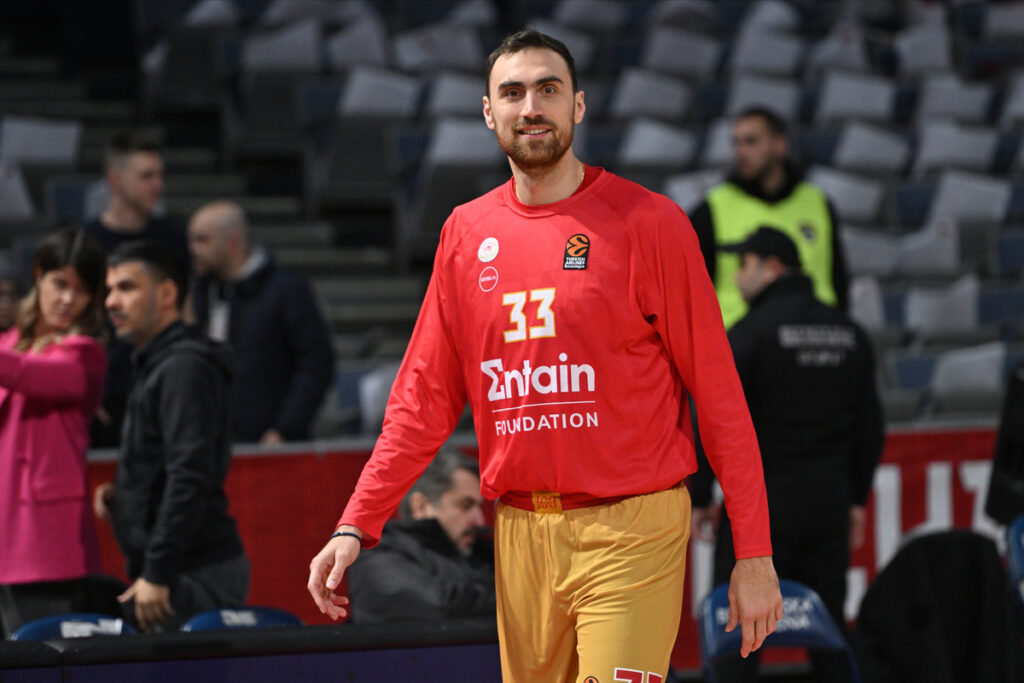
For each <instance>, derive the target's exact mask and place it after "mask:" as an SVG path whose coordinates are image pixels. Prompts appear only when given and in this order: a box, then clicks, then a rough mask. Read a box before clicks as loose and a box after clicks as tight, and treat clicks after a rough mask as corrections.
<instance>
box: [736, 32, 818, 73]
mask: <svg viewBox="0 0 1024 683" xmlns="http://www.w3.org/2000/svg"><path fill="white" fill-rule="evenodd" d="M803 53H804V44H803V41H801V40H800V39H799V38H796V37H793V36H790V35H787V34H784V33H776V32H774V31H771V30H768V31H766V30H764V28H763V27H755V26H752V27H751V28H746V29H745V30H743V31H740V32H739V34H737V36H736V37H735V39H734V41H733V47H732V51H731V53H730V57H729V64H728V66H729V68H730V69H731V70H732V71H734V72H739V73H742V72H754V73H763V74H768V75H774V76H783V77H790V76H794V75H795V74H796V72H797V69H798V68H799V67H800V59H801V57H802V56H803Z"/></svg>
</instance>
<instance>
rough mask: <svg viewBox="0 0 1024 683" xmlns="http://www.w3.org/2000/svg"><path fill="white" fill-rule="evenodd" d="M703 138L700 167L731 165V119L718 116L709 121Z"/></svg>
mask: <svg viewBox="0 0 1024 683" xmlns="http://www.w3.org/2000/svg"><path fill="white" fill-rule="evenodd" d="M703 138H704V147H703V149H702V150H701V153H700V165H701V167H704V168H708V167H710V168H725V167H727V166H730V165H732V159H733V151H732V119H728V118H720V119H716V120H715V121H713V122H711V123H710V124H708V128H707V131H706V133H705V134H704V135H703Z"/></svg>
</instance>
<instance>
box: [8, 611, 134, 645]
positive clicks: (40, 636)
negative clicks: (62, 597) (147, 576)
mask: <svg viewBox="0 0 1024 683" xmlns="http://www.w3.org/2000/svg"><path fill="white" fill-rule="evenodd" d="M129 633H135V629H133V628H132V627H131V626H129V625H128V624H126V623H125V622H124V621H122V620H121V619H115V618H113V617H110V616H109V615H106V614H94V613H89V612H86V613H74V614H58V615H55V616H52V617H42V618H41V619H35V620H33V621H30V622H28V623H26V624H22V625H21V626H19V627H18V628H16V629H14V631H13V632H12V633H11V634H10V635H9V636H8V638H9V639H10V640H52V639H54V638H87V637H90V636H119V635H125V634H129Z"/></svg>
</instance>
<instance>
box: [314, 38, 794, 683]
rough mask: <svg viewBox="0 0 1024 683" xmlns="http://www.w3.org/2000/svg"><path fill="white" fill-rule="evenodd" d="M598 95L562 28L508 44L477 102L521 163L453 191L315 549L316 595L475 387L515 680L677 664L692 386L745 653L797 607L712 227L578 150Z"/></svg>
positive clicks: (623, 674) (605, 679)
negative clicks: (373, 418)
mask: <svg viewBox="0 0 1024 683" xmlns="http://www.w3.org/2000/svg"><path fill="white" fill-rule="evenodd" d="M584 112H585V104H584V96H583V92H582V91H580V90H579V88H578V86H577V81H576V74H575V67H574V63H573V59H572V56H571V55H570V54H569V52H568V50H567V49H566V48H565V46H564V45H563V44H562V43H560V42H558V41H556V40H554V39H552V38H550V37H548V36H545V35H543V34H541V33H538V32H535V31H523V32H520V33H516V34H513V35H511V36H509V37H507V38H506V39H505V41H504V42H503V43H502V44H501V46H499V47H498V48H497V49H496V50H495V51H494V52H493V53H492V54H491V57H490V60H489V73H488V81H487V90H486V95H485V96H484V98H483V114H484V120H485V121H486V123H487V126H488V127H489V128H491V129H492V130H494V131H495V134H496V135H497V139H498V143H499V144H500V145H501V147H502V149H503V150H504V151H505V152H506V154H507V155H508V158H509V163H510V165H511V168H512V178H511V179H510V180H509V181H508V182H507V183H505V184H504V185H502V186H500V187H498V188H496V189H494V190H492V191H491V192H489V193H487V194H486V195H484V196H482V197H480V198H478V199H476V200H474V201H472V202H470V203H468V204H465V205H463V206H460V207H457V208H456V209H455V210H454V212H453V213H452V215H451V216H450V217H449V219H448V220H447V221H446V223H445V226H444V229H443V230H442V233H441V240H440V245H439V247H438V251H437V257H436V260H435V264H434V271H433V275H432V278H431V282H430V285H429V287H428V291H427V294H426V297H425V299H424V302H423V306H422V309H421V311H420V315H419V319H418V321H417V324H416V328H415V330H414V332H413V336H412V339H411V341H410V344H409V348H408V350H407V352H406V355H405V359H404V360H403V362H402V367H401V370H400V371H399V373H398V377H397V379H396V380H395V384H394V387H393V389H392V392H391V396H390V399H389V402H388V408H387V414H386V417H385V421H384V427H383V433H382V435H381V437H380V439H379V440H378V441H377V445H376V447H375V449H374V453H373V456H372V457H371V459H370V461H369V462H368V463H367V465H366V467H365V468H364V470H363V473H362V475H361V476H360V479H359V482H358V484H357V485H356V490H355V492H354V493H353V495H352V497H351V499H350V500H349V503H348V505H347V507H346V508H345V511H344V513H343V515H342V517H341V519H340V520H339V525H338V527H337V531H336V532H335V535H334V536H333V537H332V538H331V539H330V540H329V541H328V543H327V545H326V546H325V547H324V548H323V550H321V551H320V553H319V554H318V555H317V556H316V557H315V558H314V559H313V561H312V563H311V565H310V578H309V584H308V588H309V591H310V593H311V594H312V596H313V599H314V600H315V601H316V603H317V605H318V606H319V607H320V609H321V611H323V612H324V613H326V614H329V615H330V616H332V617H334V618H338V617H340V616H343V615H344V614H345V613H346V609H345V606H346V604H347V598H345V597H344V596H341V595H339V594H338V593H337V592H336V591H337V590H338V586H339V585H340V581H341V577H342V574H343V572H344V571H345V569H346V567H348V566H349V565H350V564H351V563H352V561H353V560H354V559H355V557H356V555H357V554H358V553H359V550H360V547H362V546H365V547H370V546H372V545H374V544H375V543H376V542H377V541H378V539H379V538H380V533H381V527H382V526H383V524H384V522H385V520H387V519H388V518H389V517H390V516H391V514H392V512H393V511H394V509H395V507H396V506H397V505H398V503H399V501H400V499H401V498H402V495H403V493H404V492H405V490H406V489H407V488H408V487H409V486H410V485H411V484H412V482H413V481H415V479H416V478H417V477H418V476H419V474H420V473H421V472H422V471H423V469H424V468H425V467H426V466H427V465H428V463H429V461H430V458H431V456H432V455H433V454H434V453H435V452H436V451H437V449H438V448H439V447H440V446H441V444H442V443H443V442H444V441H445V440H446V439H447V438H448V436H449V434H450V433H451V431H452V430H453V429H454V427H455V425H456V423H457V421H458V419H459V417H460V415H461V414H462V411H463V408H464V406H465V403H466V401H467V400H468V401H469V403H470V405H471V407H472V409H473V416H474V421H475V429H476V433H477V439H478V442H479V448H480V474H481V491H482V493H483V495H484V496H485V497H486V498H490V499H497V500H498V504H497V509H496V517H495V527H496V528H495V533H496V536H495V542H496V556H497V557H496V559H497V567H496V586H497V598H498V631H499V638H500V644H501V663H502V664H501V665H502V675H503V678H504V680H505V681H506V683H508V682H516V683H520V682H521V683H526V682H527V681H531V682H534V681H560V682H561V681H565V682H577V681H581V682H582V681H587V682H590V683H593V682H594V681H597V682H600V683H612V682H613V681H637V682H638V683H655V682H660V681H662V680H663V679H664V677H665V675H666V673H667V671H668V666H669V655H670V653H671V650H672V645H673V643H674V642H675V638H676V633H677V631H678V624H679V617H680V613H681V610H682V599H683V574H684V564H685V557H686V542H687V539H688V536H689V516H690V501H689V496H688V494H687V491H686V488H685V487H684V486H683V484H682V483H681V482H682V481H683V479H684V478H685V477H686V476H687V475H688V474H689V473H690V472H692V471H693V470H694V469H695V467H696V460H695V456H694V446H693V438H694V437H693V433H692V429H691V427H690V416H689V414H688V407H687V395H691V396H692V397H693V399H694V401H695V403H696V406H697V413H698V416H699V419H700V428H701V437H702V439H703V442H704V445H705V449H706V451H707V452H708V454H709V458H710V460H711V463H712V465H713V467H714V469H715V472H716V474H717V476H718V478H719V481H720V482H721V484H722V487H723V489H724V491H725V501H726V506H727V509H728V510H729V515H730V518H731V519H733V520H735V521H734V539H735V550H736V557H737V558H739V559H738V561H737V563H736V569H735V571H734V572H733V574H732V586H731V591H730V619H729V625H728V628H729V629H730V630H731V629H733V628H735V627H736V626H737V625H739V626H740V627H741V628H742V632H743V645H742V649H741V654H742V655H744V656H746V655H747V654H748V653H749V652H750V651H752V650H755V649H757V648H758V647H760V645H761V643H762V641H763V640H764V638H765V636H766V635H767V634H769V633H771V632H772V631H773V630H774V627H775V622H776V620H778V619H779V618H781V615H782V598H781V595H780V593H779V588H778V580H777V578H776V575H775V570H774V568H773V565H772V559H771V542H770V538H769V531H768V506H767V501H766V497H765V489H764V480H763V475H762V471H761V462H760V456H759V453H758V447H757V441H756V437H755V434H754V430H753V428H752V426H751V423H750V416H749V414H748V412H747V408H746V404H745V403H744V399H743V391H742V388H741V386H740V383H739V380H738V379H737V375H736V369H735V366H734V365H733V361H732V354H731V351H730V348H729V345H728V342H727V340H726V336H725V330H724V327H723V325H722V317H721V313H720V312H719V309H718V304H717V301H716V299H715V294H714V290H713V289H712V286H711V282H710V280H709V279H708V275H707V271H706V269H705V267H704V261H703V257H702V256H701V252H700V248H699V247H698V244H697V239H696V237H695V235H694V233H693V230H692V228H691V227H690V224H689V221H688V219H687V218H686V216H685V214H683V212H682V211H681V210H680V209H679V207H678V206H677V205H675V204H674V203H672V202H671V201H670V200H668V199H667V198H665V197H663V196H661V195H657V194H654V193H652V192H649V191H647V190H645V189H644V188H642V187H640V186H638V185H635V184H633V183H631V182H628V181H626V180H624V179H621V178H619V177H617V176H615V175H613V174H611V173H608V172H607V171H604V170H603V169H600V168H595V167H588V166H585V165H584V164H583V163H582V162H581V161H580V160H579V159H577V158H576V156H575V154H574V153H573V151H572V136H573V128H574V126H575V125H577V124H579V123H580V122H581V121H582V120H583V115H584Z"/></svg>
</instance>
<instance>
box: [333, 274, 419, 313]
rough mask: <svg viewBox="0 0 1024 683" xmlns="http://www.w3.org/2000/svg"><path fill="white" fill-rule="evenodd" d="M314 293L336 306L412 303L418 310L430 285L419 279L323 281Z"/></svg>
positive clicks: (336, 279)
mask: <svg viewBox="0 0 1024 683" xmlns="http://www.w3.org/2000/svg"><path fill="white" fill-rule="evenodd" d="M313 289H314V291H315V292H316V293H317V295H319V296H320V297H322V298H323V299H324V300H325V301H327V302H329V303H332V304H346V303H360V302H363V301H391V302H410V301H411V302H414V303H416V305H417V306H418V305H419V303H420V302H421V301H422V300H423V294H424V292H425V291H426V281H425V280H424V279H423V278H419V277H386V276H368V277H360V278H353V277H337V278H335V277H331V278H325V277H321V278H317V279H316V280H314V281H313Z"/></svg>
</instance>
